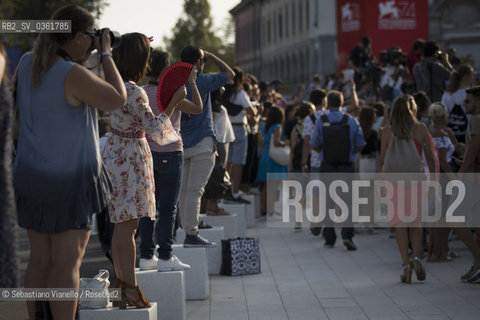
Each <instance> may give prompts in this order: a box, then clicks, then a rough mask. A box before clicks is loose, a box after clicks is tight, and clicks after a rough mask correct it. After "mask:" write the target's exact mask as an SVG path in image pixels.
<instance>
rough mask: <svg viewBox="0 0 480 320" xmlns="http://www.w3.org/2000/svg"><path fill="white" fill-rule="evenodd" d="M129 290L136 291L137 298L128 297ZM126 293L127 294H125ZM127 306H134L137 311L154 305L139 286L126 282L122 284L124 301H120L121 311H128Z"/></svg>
mask: <svg viewBox="0 0 480 320" xmlns="http://www.w3.org/2000/svg"><path fill="white" fill-rule="evenodd" d="M127 289H133V290H136V291H135V296H133V297H129V296H127ZM124 292H125V294H123V293H124ZM127 305H130V306H134V307H135V308H136V309H143V308H150V307H151V306H152V304H151V303H150V301H148V300H147V299H145V297H144V296H143V293H142V291H141V290H140V288H139V287H138V286H132V285H129V284H127V283H125V282H122V300H121V301H119V307H120V309H126V308H127Z"/></svg>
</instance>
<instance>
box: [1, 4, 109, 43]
mask: <svg viewBox="0 0 480 320" xmlns="http://www.w3.org/2000/svg"><path fill="white" fill-rule="evenodd" d="M69 4H78V5H81V6H82V7H84V8H85V9H87V10H88V11H90V12H91V13H92V14H93V15H94V16H95V18H97V19H98V18H99V17H100V15H101V14H102V11H103V9H104V8H105V7H106V6H107V5H108V4H107V3H106V2H105V0H76V1H71V0H40V1H39V0H0V5H1V6H0V19H2V20H24V19H25V20H48V19H50V17H51V16H52V14H53V12H54V11H55V10H57V9H58V8H61V7H63V6H66V5H69ZM37 36H38V34H25V33H23V34H5V35H4V38H5V40H4V41H5V42H6V43H7V45H16V46H20V47H22V48H23V49H24V50H29V49H30V48H31V46H32V44H33V41H34V40H35V39H36V37H37Z"/></svg>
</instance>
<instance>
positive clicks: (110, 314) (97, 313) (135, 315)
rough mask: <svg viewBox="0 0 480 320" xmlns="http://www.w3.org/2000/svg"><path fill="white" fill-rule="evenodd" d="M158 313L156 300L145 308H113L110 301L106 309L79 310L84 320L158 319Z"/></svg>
mask: <svg viewBox="0 0 480 320" xmlns="http://www.w3.org/2000/svg"><path fill="white" fill-rule="evenodd" d="M157 313H158V310H157V303H156V302H152V306H151V307H150V308H145V309H135V308H133V307H128V308H127V309H119V308H112V306H111V303H110V304H109V306H108V307H107V308H105V309H80V311H79V314H80V319H82V320H111V319H115V320H132V319H135V320H157ZM158 319H159V318H158ZM162 319H164V318H162ZM165 319H166V318H165Z"/></svg>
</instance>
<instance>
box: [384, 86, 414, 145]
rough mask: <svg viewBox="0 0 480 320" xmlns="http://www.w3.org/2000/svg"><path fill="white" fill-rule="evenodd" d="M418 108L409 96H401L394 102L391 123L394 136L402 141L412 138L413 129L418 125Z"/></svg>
mask: <svg viewBox="0 0 480 320" xmlns="http://www.w3.org/2000/svg"><path fill="white" fill-rule="evenodd" d="M416 107H417V106H416V104H415V100H413V97H412V96H411V95H409V94H404V95H401V96H399V97H398V98H396V99H395V101H393V105H392V108H391V110H390V118H389V120H390V121H389V123H390V127H391V128H392V133H393V135H394V136H396V137H397V138H400V139H410V138H412V136H413V128H414V127H415V125H416V124H417V123H418V120H417V117H416Z"/></svg>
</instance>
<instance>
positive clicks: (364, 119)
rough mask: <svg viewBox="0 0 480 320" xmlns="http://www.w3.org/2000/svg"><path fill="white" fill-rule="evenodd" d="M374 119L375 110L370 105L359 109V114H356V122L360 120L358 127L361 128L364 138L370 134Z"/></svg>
mask: <svg viewBox="0 0 480 320" xmlns="http://www.w3.org/2000/svg"><path fill="white" fill-rule="evenodd" d="M374 121H375V110H373V108H372V107H365V108H362V109H361V110H360V115H359V116H358V122H360V127H361V128H362V132H363V136H364V138H365V140H367V139H368V137H370V134H371V133H372V131H373V123H374Z"/></svg>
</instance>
